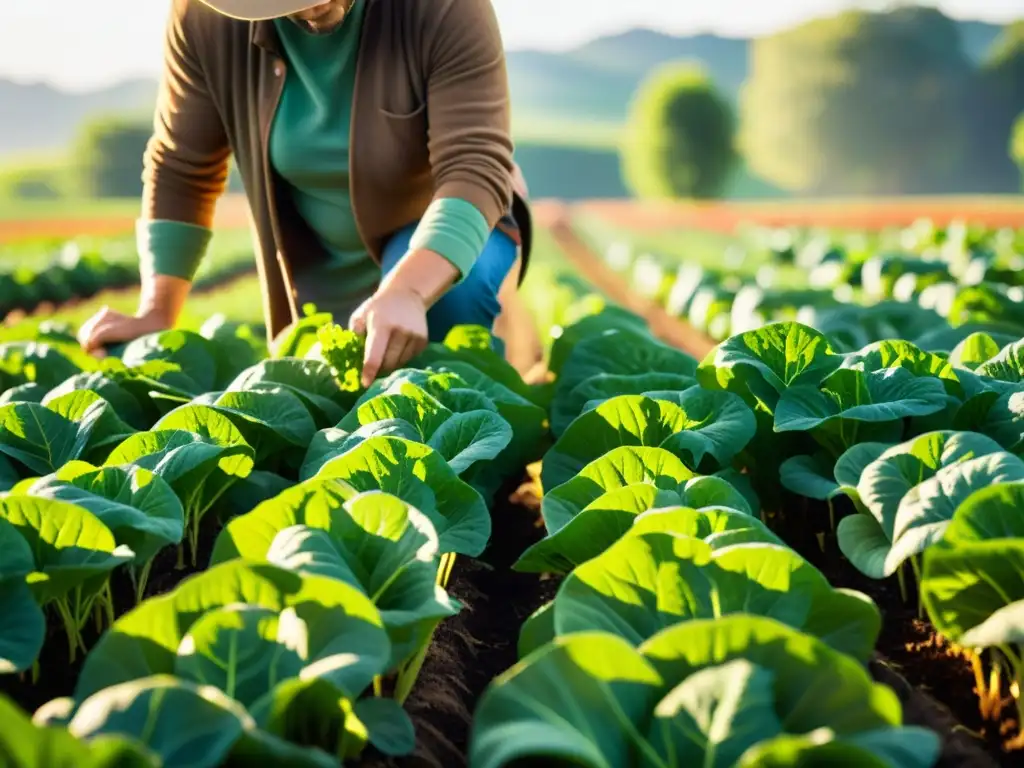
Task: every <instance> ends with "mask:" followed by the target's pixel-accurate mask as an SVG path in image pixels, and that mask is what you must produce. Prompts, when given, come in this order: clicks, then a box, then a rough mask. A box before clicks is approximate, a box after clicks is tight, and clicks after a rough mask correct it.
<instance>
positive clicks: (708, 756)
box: [470, 614, 938, 768]
mask: <svg viewBox="0 0 1024 768" xmlns="http://www.w3.org/2000/svg"><path fill="white" fill-rule="evenodd" d="M652 672H653V674H652ZM740 692H743V695H737V694H738V693H740ZM581 702H585V706H581ZM901 719H902V713H901V708H900V703H899V700H898V699H897V698H896V695H895V694H894V693H893V692H892V691H890V690H889V689H888V688H885V687H883V686H881V685H878V684H875V683H873V682H872V681H871V678H870V677H869V675H868V673H867V671H866V670H865V669H864V667H863V666H861V665H860V664H859V663H858V662H856V661H855V660H853V659H851V658H849V657H847V656H845V655H844V654H842V653H840V652H838V651H836V650H834V649H832V648H830V647H829V646H827V645H826V644H825V643H824V642H822V641H821V640H819V639H817V638H814V637H812V636H809V635H805V634H802V633H800V632H798V631H796V630H793V629H791V628H789V627H787V626H785V625H783V624H780V623H779V622H776V621H774V620H772V619H769V618H765V617H759V616H749V615H744V614H738V615H730V616H725V617H723V618H720V619H710V620H706V619H697V620H691V621H685V622H682V623H680V624H676V625H674V626H672V627H669V628H667V629H665V630H663V631H661V632H659V633H658V634H657V635H655V636H654V637H652V638H651V639H650V640H648V641H647V642H646V643H644V644H643V645H642V646H641V647H640V648H639V650H636V649H634V648H633V647H632V646H630V645H629V643H627V642H626V641H625V640H622V639H620V638H617V637H616V636H614V635H609V634H605V633H601V632H581V633H575V634H571V635H567V636H564V637H561V638H557V639H556V640H554V641H553V642H551V643H549V644H547V645H544V646H543V647H541V648H540V649H538V650H537V651H535V652H534V653H532V654H530V655H529V656H527V657H526V658H525V659H523V660H522V661H521V662H520V663H519V664H517V665H516V666H515V667H513V668H512V669H511V670H509V671H508V672H506V673H505V674H504V675H502V676H500V677H499V678H497V679H496V680H495V681H494V682H493V683H492V684H491V685H490V686H489V688H488V689H487V691H486V692H485V693H484V695H483V697H482V698H481V701H480V704H479V706H478V708H477V713H476V719H475V723H474V730H473V735H472V739H471V742H470V762H471V764H472V765H474V766H480V767H481V768H492V767H493V768H497V767H498V766H504V765H510V764H513V763H517V762H524V764H525V762H534V763H536V764H538V765H540V764H543V765H551V766H556V765H559V766H568V765H577V766H588V767H594V768H619V767H620V766H622V767H623V768H626V767H628V766H654V765H679V766H684V765H707V766H716V767H717V766H723V768H729V767H731V766H732V765H734V762H735V759H736V758H737V757H738V756H739V755H742V754H743V752H745V751H746V750H747V749H749V748H750V747H752V746H754V745H755V744H757V743H758V742H759V741H761V740H764V739H767V738H770V737H771V736H773V735H777V734H776V733H775V731H778V733H808V732H811V731H814V730H816V729H818V728H824V727H827V728H829V729H831V730H832V731H833V732H835V733H836V734H838V735H840V736H842V737H856V736H867V735H868V734H877V733H878V732H881V731H886V732H889V733H891V734H892V735H893V736H894V737H898V735H899V734H900V733H901V730H900V724H901ZM919 733H920V732H919V731H914V734H915V736H916V735H917V734H919ZM937 741H938V740H937V738H935V739H932V740H930V741H928V740H926V742H925V743H926V745H927V746H929V747H934V752H936V753H937ZM871 751H872V752H874V751H875V750H874V749H871ZM885 754H888V750H886V752H885ZM656 756H660V757H656ZM670 756H674V757H670ZM666 758H667V759H669V762H665V759H666Z"/></svg>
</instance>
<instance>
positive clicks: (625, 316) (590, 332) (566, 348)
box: [548, 301, 650, 377]
mask: <svg viewBox="0 0 1024 768" xmlns="http://www.w3.org/2000/svg"><path fill="white" fill-rule="evenodd" d="M558 322H559V323H561V324H562V326H559V327H556V328H554V329H552V331H553V332H552V342H551V351H550V355H549V357H550V360H549V362H548V369H549V370H550V371H551V372H552V373H553V374H555V376H556V377H557V376H560V375H561V373H562V368H563V367H564V366H565V361H566V360H568V359H569V355H570V354H571V353H572V351H573V349H575V348H576V345H578V344H579V343H580V342H581V341H583V340H584V339H587V338H592V337H594V336H599V335H600V334H602V333H604V332H605V331H608V330H627V329H629V330H634V331H636V332H638V333H644V334H646V335H647V337H648V338H650V330H649V329H648V327H647V321H646V320H644V319H643V318H642V317H640V316H639V315H637V314H635V313H633V312H629V311H628V310H626V309H623V308H622V307H617V306H607V305H605V304H604V302H603V301H601V306H599V307H598V308H596V309H593V310H591V309H589V308H587V309H586V310H585V314H584V315H583V316H582V317H577V318H568V317H563V318H561V319H560V320H559V321H558ZM563 326H564V327H563Z"/></svg>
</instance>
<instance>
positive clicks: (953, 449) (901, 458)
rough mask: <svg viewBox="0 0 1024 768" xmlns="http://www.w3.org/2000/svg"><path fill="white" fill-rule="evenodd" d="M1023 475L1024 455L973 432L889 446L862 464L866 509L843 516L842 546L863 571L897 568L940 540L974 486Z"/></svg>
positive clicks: (878, 573) (881, 573) (861, 495)
mask: <svg viewBox="0 0 1024 768" xmlns="http://www.w3.org/2000/svg"><path fill="white" fill-rule="evenodd" d="M1018 479H1024V462H1022V461H1021V460H1020V459H1018V458H1017V457H1015V456H1013V455H1011V454H1008V453H1005V452H1004V451H1002V450H1001V448H1000V446H999V444H998V443H996V442H994V441H993V440H991V439H989V438H987V437H985V436H984V435H979V434H976V433H971V432H950V431H946V432H931V433H928V434H927V435H922V436H921V437H918V438H916V439H914V440H909V441H907V442H905V443H902V444H900V445H897V446H894V447H892V448H889V449H888V450H886V451H885V452H884V453H883V454H882V455H881V456H880V457H879V458H878V459H876V460H875V461H873V462H871V463H870V464H869V465H868V466H867V467H866V468H865V469H864V471H863V473H862V475H861V478H860V482H859V483H858V485H857V496H858V499H859V502H860V503H861V504H862V505H863V508H864V512H863V513H861V514H857V515H853V516H851V517H847V518H844V519H843V520H842V521H841V522H840V523H839V527H838V530H837V535H838V540H839V547H840V549H841V550H842V551H843V554H845V555H846V557H848V558H849V559H850V561H851V562H852V563H853V564H854V566H856V567H857V568H858V569H859V570H860V571H861V572H862V573H864V574H866V575H868V576H870V577H872V578H876V579H880V578H883V577H885V576H890V575H892V574H893V573H895V572H896V569H897V568H899V566H900V564H901V563H902V562H904V561H905V560H906V559H907V558H909V557H912V556H914V555H917V554H920V553H921V552H923V551H924V550H925V549H926V548H927V547H928V546H929V545H931V544H933V543H934V542H936V541H938V540H940V539H941V538H942V535H943V532H944V531H945V528H946V526H947V525H948V524H949V521H950V520H951V519H952V517H953V512H954V511H955V509H956V507H957V505H958V504H959V503H960V502H961V501H963V500H964V499H966V498H967V497H968V496H969V495H970V494H971V493H972V492H973V491H974V490H977V489H978V488H982V487H984V486H986V485H989V484H992V483H996V482H1004V481H1007V480H1018Z"/></svg>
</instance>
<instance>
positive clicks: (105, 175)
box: [74, 116, 153, 197]
mask: <svg viewBox="0 0 1024 768" xmlns="http://www.w3.org/2000/svg"><path fill="white" fill-rule="evenodd" d="M152 133H153V126H152V123H151V122H148V121H144V120H141V119H135V118H132V117H127V116H100V117H97V118H95V119H93V120H90V121H88V122H87V123H86V124H85V125H84V126H83V127H82V129H81V131H80V132H79V138H78V140H77V141H76V143H75V151H74V157H75V160H76V163H77V171H78V174H77V175H78V178H79V186H80V188H81V191H82V192H83V193H84V194H85V195H86V196H88V197H139V196H140V195H141V194H142V156H143V154H144V153H145V151H146V144H147V143H148V142H149V138H150V136H151V135H152Z"/></svg>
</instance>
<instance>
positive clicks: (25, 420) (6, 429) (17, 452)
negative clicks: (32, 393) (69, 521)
mask: <svg viewBox="0 0 1024 768" xmlns="http://www.w3.org/2000/svg"><path fill="white" fill-rule="evenodd" d="M106 408H107V405H106V403H105V402H104V401H102V400H97V401H96V402H94V403H93V404H92V405H91V406H90V407H89V409H88V413H87V414H84V415H83V416H82V417H81V418H80V419H79V420H77V421H71V420H70V419H67V418H65V417H64V416H61V415H60V414H58V413H56V412H54V411H51V410H50V409H49V408H46V407H45V406H42V405H39V404H38V403H11V404H9V405H4V406H0V453H4V454H6V455H7V456H9V457H10V458H12V459H14V460H15V461H17V462H18V463H20V464H22V465H24V466H25V467H27V468H28V469H29V470H31V471H32V472H35V473H36V474H39V475H46V474H49V473H50V472H56V471H57V470H58V469H59V468H60V467H62V466H63V465H64V464H66V463H67V462H69V461H71V460H72V459H77V458H79V457H80V456H82V455H83V454H84V453H85V452H86V450H87V449H88V446H89V440H90V437H91V435H92V432H93V430H94V429H95V428H96V425H97V423H98V422H99V420H100V418H101V417H102V416H103V414H104V413H105V411H106Z"/></svg>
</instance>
